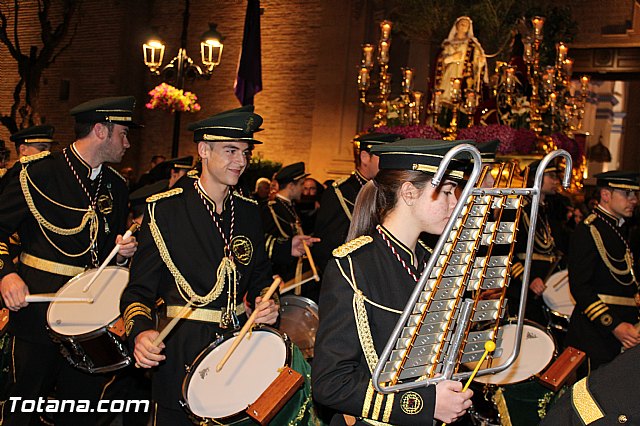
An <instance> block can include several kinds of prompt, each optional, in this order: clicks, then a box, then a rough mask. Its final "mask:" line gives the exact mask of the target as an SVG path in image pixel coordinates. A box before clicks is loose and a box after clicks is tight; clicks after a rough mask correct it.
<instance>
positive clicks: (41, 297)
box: [24, 293, 93, 303]
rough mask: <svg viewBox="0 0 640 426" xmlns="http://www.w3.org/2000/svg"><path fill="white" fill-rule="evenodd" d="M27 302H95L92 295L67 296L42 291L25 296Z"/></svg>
mask: <svg viewBox="0 0 640 426" xmlns="http://www.w3.org/2000/svg"><path fill="white" fill-rule="evenodd" d="M24 299H25V301H26V302H27V303H34V302H85V303H93V298H92V297H65V296H56V294H55V293H40V294H28V295H27V296H25V298H24Z"/></svg>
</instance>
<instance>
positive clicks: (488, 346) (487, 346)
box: [442, 340, 496, 426]
mask: <svg viewBox="0 0 640 426" xmlns="http://www.w3.org/2000/svg"><path fill="white" fill-rule="evenodd" d="M495 350H496V344H495V342H494V341H492V340H489V341H487V342H484V353H483V354H482V356H481V357H480V361H478V363H477V364H476V368H474V369H473V371H472V372H471V376H469V379H468V380H467V383H466V384H465V385H464V387H463V388H462V392H465V391H466V390H467V389H469V385H470V384H471V382H472V381H473V379H474V377H476V374H478V370H480V366H481V365H482V362H483V361H484V359H485V358H486V357H487V355H488V354H489V352H493V351H495ZM446 424H447V423H445V422H442V426H446Z"/></svg>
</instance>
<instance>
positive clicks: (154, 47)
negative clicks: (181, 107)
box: [142, 0, 224, 158]
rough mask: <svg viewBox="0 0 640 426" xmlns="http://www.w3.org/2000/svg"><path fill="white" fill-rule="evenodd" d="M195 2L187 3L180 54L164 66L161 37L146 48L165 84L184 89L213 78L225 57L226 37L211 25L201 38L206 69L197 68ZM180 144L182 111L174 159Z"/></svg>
mask: <svg viewBox="0 0 640 426" xmlns="http://www.w3.org/2000/svg"><path fill="white" fill-rule="evenodd" d="M190 3H191V1H190V0H186V1H185V8H184V13H183V17H182V36H181V38H180V49H178V54H177V55H176V56H175V57H174V58H173V59H171V61H169V63H168V64H167V65H165V66H164V67H163V66H162V60H163V58H164V50H165V44H164V42H163V41H162V39H161V38H160V37H158V36H157V35H155V34H154V35H152V36H151V37H149V39H148V40H147V42H146V43H144V44H143V45H142V55H143V59H144V63H145V65H146V66H147V67H148V68H149V71H151V73H152V74H155V75H159V76H162V78H163V79H164V80H165V81H168V82H170V83H172V84H173V85H174V86H175V87H176V88H178V89H184V83H185V80H190V81H194V80H196V79H198V78H203V79H207V80H208V79H209V78H211V74H212V73H213V69H214V68H215V67H217V66H218V65H219V64H220V59H221V57H222V48H223V47H224V45H223V43H222V39H223V37H222V35H221V34H220V33H219V32H218V31H217V30H216V24H213V23H210V24H209V30H207V31H205V32H204V33H203V34H202V36H201V37H200V54H201V57H202V64H203V66H204V67H203V68H201V67H200V66H198V65H196V64H195V63H194V62H193V59H191V58H190V57H189V56H188V55H187V49H186V46H187V30H188V28H189V5H190ZM179 144H180V111H176V112H175V113H174V121H173V143H172V145H171V156H172V157H174V158H175V157H177V156H178V146H179Z"/></svg>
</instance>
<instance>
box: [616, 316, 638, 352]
mask: <svg viewBox="0 0 640 426" xmlns="http://www.w3.org/2000/svg"><path fill="white" fill-rule="evenodd" d="M613 335H614V336H616V338H617V339H618V340H620V342H621V343H622V346H624V348H625V349H629V348H632V347H634V346H636V345H637V344H638V343H640V332H638V330H637V329H636V328H635V326H634V325H633V324H631V323H628V322H621V323H620V324H618V325H617V326H616V328H614V329H613Z"/></svg>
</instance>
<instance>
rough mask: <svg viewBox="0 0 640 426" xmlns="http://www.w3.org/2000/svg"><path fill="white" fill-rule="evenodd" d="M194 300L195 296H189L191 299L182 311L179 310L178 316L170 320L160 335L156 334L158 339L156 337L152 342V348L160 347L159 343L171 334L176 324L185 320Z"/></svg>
mask: <svg viewBox="0 0 640 426" xmlns="http://www.w3.org/2000/svg"><path fill="white" fill-rule="evenodd" d="M195 300H196V296H195V295H193V296H191V299H189V301H188V302H187V304H186V305H184V306H183V307H182V309H180V312H178V315H176V316H175V317H173V318H171V321H170V322H169V324H167V325H166V326H165V327H164V328H163V329H162V331H161V332H160V334H158V337H156V338H155V339H154V340H153V346H158V345H160V343H162V341H163V340H164V339H165V337H167V336H168V335H169V333H171V330H173V328H174V327H175V326H176V324H178V321H180V320H181V319H182V318H186V317H187V314H188V313H189V311H190V310H191V305H193V302H194V301H195Z"/></svg>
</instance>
